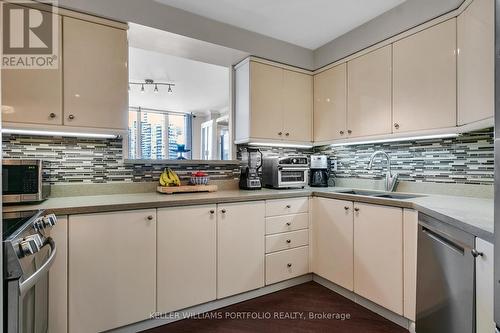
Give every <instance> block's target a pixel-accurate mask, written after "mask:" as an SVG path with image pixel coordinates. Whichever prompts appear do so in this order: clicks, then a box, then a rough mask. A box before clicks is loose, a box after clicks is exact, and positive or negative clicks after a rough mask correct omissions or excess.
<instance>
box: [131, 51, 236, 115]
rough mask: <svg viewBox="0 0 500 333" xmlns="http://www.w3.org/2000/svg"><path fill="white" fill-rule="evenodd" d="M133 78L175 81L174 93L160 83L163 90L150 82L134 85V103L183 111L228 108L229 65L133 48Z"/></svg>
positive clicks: (137, 79)
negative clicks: (155, 88) (143, 90)
mask: <svg viewBox="0 0 500 333" xmlns="http://www.w3.org/2000/svg"><path fill="white" fill-rule="evenodd" d="M129 77H130V81H133V82H143V81H144V79H152V80H155V81H158V82H160V81H161V82H169V83H174V84H175V87H172V90H173V93H172V94H168V93H167V89H168V88H167V87H162V86H159V87H158V89H159V93H154V92H153V87H151V86H149V87H148V86H146V87H145V90H146V92H145V93H141V92H140V86H131V87H130V92H129V104H130V106H135V107H138V106H140V107H143V108H151V109H159V110H168V111H179V112H207V111H209V110H224V109H227V106H228V101H229V68H227V67H222V66H216V65H211V64H206V63H202V62H199V61H194V60H189V59H184V58H179V57H174V56H171V55H167V54H162V53H157V52H152V51H147V50H143V49H138V48H133V47H131V48H130V49H129Z"/></svg>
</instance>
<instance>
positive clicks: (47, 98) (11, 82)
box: [2, 14, 62, 125]
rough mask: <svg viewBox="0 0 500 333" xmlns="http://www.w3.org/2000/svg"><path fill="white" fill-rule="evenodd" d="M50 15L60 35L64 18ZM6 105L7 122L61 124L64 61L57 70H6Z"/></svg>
mask: <svg viewBox="0 0 500 333" xmlns="http://www.w3.org/2000/svg"><path fill="white" fill-rule="evenodd" d="M47 15H52V19H53V20H55V21H56V22H57V24H58V25H59V33H60V32H61V17H60V16H59V15H54V14H47ZM59 37H60V36H59ZM60 41H61V38H58V42H59V50H61V46H60V45H61V43H60ZM61 53H62V52H60V54H61ZM2 105H3V106H4V109H5V111H3V112H2V121H4V122H16V123H31V124H50V125H61V124H62V61H59V67H58V68H57V69H2Z"/></svg>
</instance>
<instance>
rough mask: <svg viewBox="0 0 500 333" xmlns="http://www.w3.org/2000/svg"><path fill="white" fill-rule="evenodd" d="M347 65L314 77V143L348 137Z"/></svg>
mask: <svg viewBox="0 0 500 333" xmlns="http://www.w3.org/2000/svg"><path fill="white" fill-rule="evenodd" d="M346 75H347V65H346V64H345V63H344V64H341V65H338V66H335V67H333V68H330V69H329V70H326V71H324V72H322V73H319V74H317V75H315V76H314V141H328V140H335V139H340V138H343V137H344V136H346V135H347V133H346V126H347V76H346Z"/></svg>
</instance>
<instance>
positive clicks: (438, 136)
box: [330, 133, 458, 147]
mask: <svg viewBox="0 0 500 333" xmlns="http://www.w3.org/2000/svg"><path fill="white" fill-rule="evenodd" d="M457 136H458V134H457V133H447V134H434V135H421V136H412V137H399V138H390V139H378V140H368V141H352V142H343V143H333V144H331V145H330V146H332V147H338V146H353V145H366V144H370V143H386V142H400V141H415V140H430V139H446V138H456V137H457Z"/></svg>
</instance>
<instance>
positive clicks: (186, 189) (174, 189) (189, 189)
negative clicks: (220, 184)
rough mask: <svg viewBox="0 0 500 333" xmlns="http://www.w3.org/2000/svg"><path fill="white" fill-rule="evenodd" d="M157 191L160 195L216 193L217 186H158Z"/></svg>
mask: <svg viewBox="0 0 500 333" xmlns="http://www.w3.org/2000/svg"><path fill="white" fill-rule="evenodd" d="M156 190H157V191H158V192H160V193H165V194H174V193H193V192H216V191H217V185H181V186H168V187H167V186H158V187H157V188H156Z"/></svg>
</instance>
